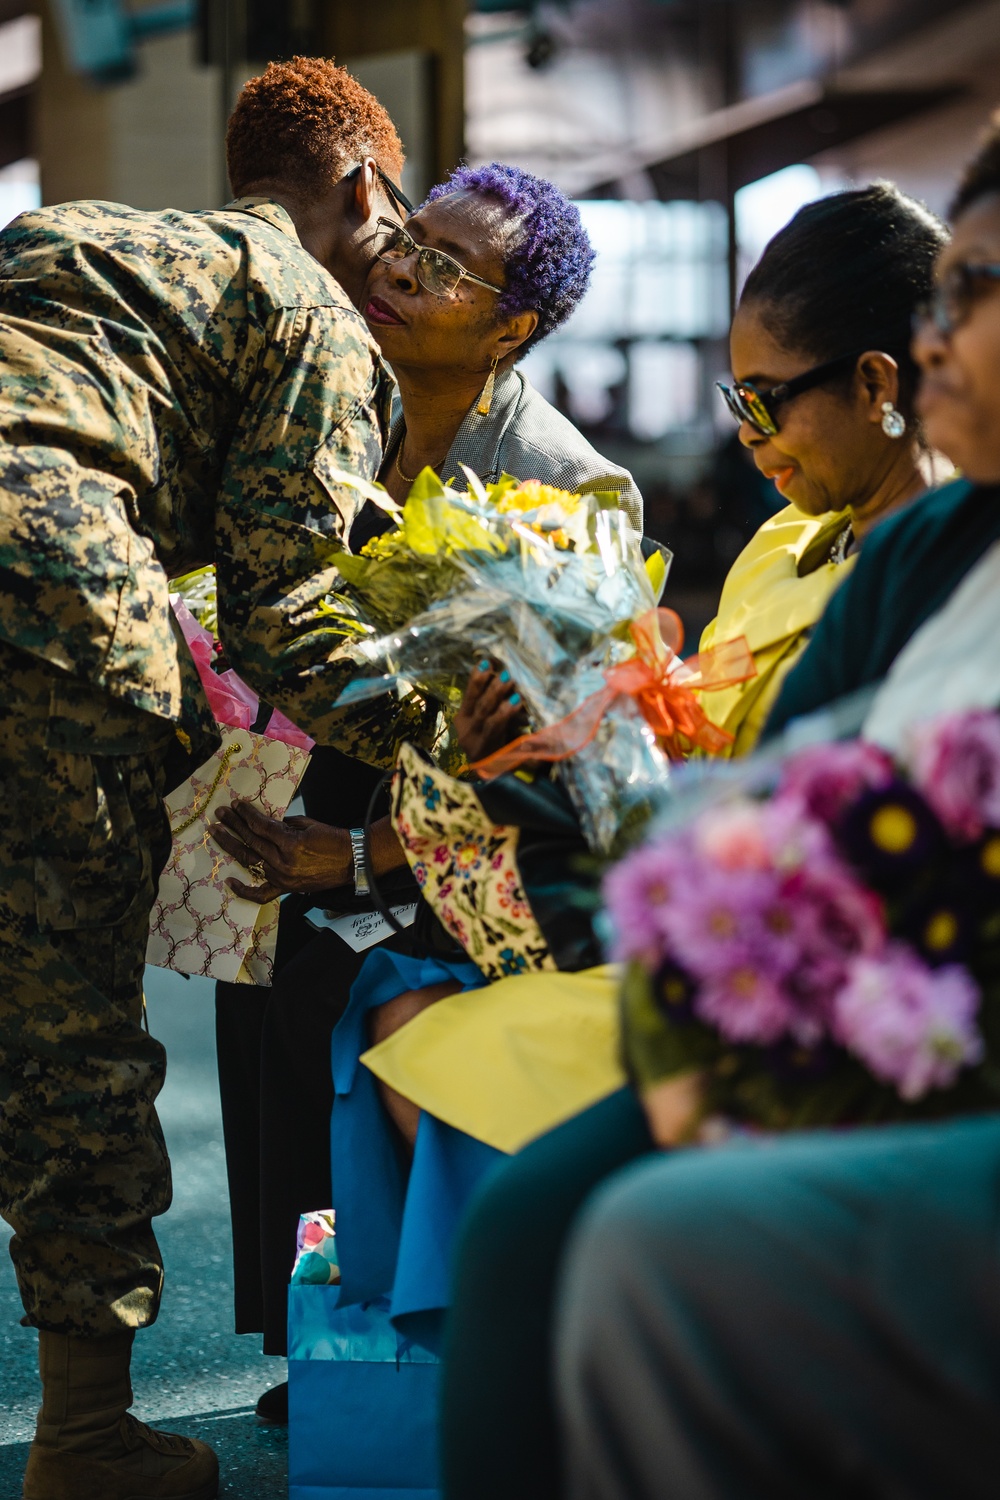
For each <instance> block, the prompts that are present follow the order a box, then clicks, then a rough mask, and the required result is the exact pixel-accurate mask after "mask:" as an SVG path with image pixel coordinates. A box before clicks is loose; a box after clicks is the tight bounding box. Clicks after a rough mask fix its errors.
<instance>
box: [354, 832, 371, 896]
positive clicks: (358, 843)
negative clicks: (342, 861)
mask: <svg viewBox="0 0 1000 1500" xmlns="http://www.w3.org/2000/svg"><path fill="white" fill-rule="evenodd" d="M351 853H352V854H353V855H354V894H355V895H356V896H367V895H369V894H370V891H371V888H370V886H369V884H368V864H367V862H366V860H365V830H364V829H363V828H352V829H351Z"/></svg>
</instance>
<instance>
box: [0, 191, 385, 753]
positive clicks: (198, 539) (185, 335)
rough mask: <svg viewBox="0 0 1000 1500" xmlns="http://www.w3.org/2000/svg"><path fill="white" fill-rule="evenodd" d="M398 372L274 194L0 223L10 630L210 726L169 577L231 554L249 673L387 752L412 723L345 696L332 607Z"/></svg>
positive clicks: (231, 583) (1, 553)
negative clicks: (350, 479) (348, 480)
mask: <svg viewBox="0 0 1000 1500" xmlns="http://www.w3.org/2000/svg"><path fill="white" fill-rule="evenodd" d="M389 390H390V385H389V380H388V376H387V374H386V372H385V371H384V368H383V366H382V365H381V363H380V360H379V357H378V352H377V349H376V346H375V345H374V343H373V342H372V340H371V338H370V336H369V334H368V331H367V329H366V327H365V325H364V322H363V321H362V319H361V317H360V316H359V314H358V313H357V312H356V311H355V309H354V308H353V307H352V306H351V304H350V303H349V302H348V300H347V298H346V296H345V294H344V293H343V291H342V290H341V288H340V286H339V285H338V284H337V282H336V281H335V280H334V279H333V277H332V276H330V275H329V274H328V273H327V272H326V271H325V270H324V269H323V268H322V267H321V266H320V265H319V264H318V263H317V262H316V261H315V260H314V259H313V258H312V256H310V255H309V254H308V253H307V252H306V251H305V250H304V249H303V247H302V246H301V244H300V243H299V240H298V238H297V236H296V233H295V230H294V227H293V225H292V221H291V219H290V218H289V216H288V214H287V213H286V212H285V211H284V209H282V208H280V207H279V206H278V205H277V204H275V203H273V202H270V201H268V200H266V199H253V198H247V199H242V200H240V201H238V202H236V203H232V204H230V205H229V206H228V207H227V208H225V209H223V210H220V211H218V212H206V213H179V212H173V211H171V212H166V213H139V212H136V211H135V210H133V209H130V208H126V207H122V206H121V205H118V204H111V203H97V202H86V203H69V204H63V205H62V206H60V207H55V208H45V209H39V210H38V211H36V212H29V213H26V214H22V215H21V216H20V218H18V219H16V220H15V221H14V223H13V224H11V225H10V226H9V227H8V228H7V229H6V230H4V232H3V233H2V234H0V639H5V640H7V641H8V642H9V643H10V644H12V645H14V646H16V647H19V648H21V649H22V650H25V651H28V652H32V653H34V654H35V655H37V656H39V657H42V658H45V659H46V660H47V661H49V662H52V663H54V664H55V665H56V666H58V667H61V668H63V669H65V670H66V671H69V672H71V673H73V674H74V676H76V677H78V678H83V679H85V680H87V681H88V682H91V683H93V684H95V685H97V686H99V687H101V688H103V689H105V690H106V691H108V692H109V693H111V694H113V695H115V696H116V697H118V698H121V699H125V700H127V701H129V702H131V703H132V704H134V705H136V706H137V707H139V708H141V709H144V710H147V711H149V712H151V713H153V714H157V715H159V716H161V717H164V718H167V719H171V720H174V721H175V722H177V723H179V724H188V725H190V724H191V723H194V724H195V725H200V726H202V727H204V723H205V716H206V714H207V706H206V705H205V703H204V699H203V697H202V694H201V689H200V687H199V686H198V683H197V678H196V677H195V675H194V672H193V664H192V663H191V661H190V657H189V656H188V653H187V651H186V648H185V647H184V645H183V643H182V642H180V641H179V638H178V636H177V634H176V631H175V628H174V626H173V623H172V616H171V611H170V609H169V604H168V578H169V577H171V576H176V575H178V574H180V573H183V572H186V571H188V570H189V569H191V568H193V567H196V566H199V565H202V564H206V563H213V562H214V564H215V566H216V569H217V574H218V591H219V628H220V634H221V636H222V639H223V643H224V645H225V648H226V652H227V655H228V657H229V660H230V662H231V663H232V665H233V666H234V667H235V668H236V669H237V671H239V672H240V673H241V674H242V675H243V676H244V677H245V678H246V679H247V681H248V682H250V683H251V684H252V685H253V686H254V687H255V688H256V689H257V691H258V692H259V693H261V695H262V696H263V697H265V698H266V699H268V700H269V701H270V702H273V703H275V704H278V705H280V706H281V708H283V709H284V710H285V712H286V713H288V714H289V715H290V716H291V717H292V718H293V719H295V720H296V721H297V722H298V723H299V724H301V725H302V726H303V728H306V729H308V730H309V731H310V732H311V733H312V734H313V735H315V736H316V738H317V739H319V740H321V741H324V742H328V743H333V744H337V745H338V746H339V747H340V748H341V749H342V750H345V751H346V752H347V753H349V754H355V755H358V756H360V757H361V758H363V759H368V760H372V761H375V762H383V761H385V760H387V759H389V758H391V756H392V754H393V749H394V744H395V740H396V738H397V735H398V734H399V733H402V730H401V729H400V728H399V727H398V726H397V728H396V729H395V730H393V729H392V728H391V727H390V726H389V725H388V724H380V723H378V722H376V721H375V720H374V719H370V720H369V721H368V722H365V721H364V720H363V719H361V718H360V717H359V716H358V715H356V714H355V715H354V716H352V717H351V718H349V719H347V718H345V716H344V714H343V713H333V712H332V711H331V705H332V704H333V702H334V700H335V699H336V697H337V695H338V693H339V691H340V689H341V687H342V686H343V685H344V683H345V681H346V680H347V677H348V676H349V675H350V672H351V670H352V668H351V667H350V665H349V663H348V662H347V661H346V659H345V658H344V657H343V655H342V650H343V637H342V636H340V635H338V634H336V633H335V632H334V631H333V630H331V629H330V628H329V626H328V625H325V624H324V614H323V609H322V601H323V599H324V597H325V596H326V595H327V594H328V593H329V592H330V591H331V590H335V589H337V587H338V583H339V575H338V572H337V558H338V554H339V553H340V552H341V551H342V550H343V548H344V547H345V546H346V545H347V538H348V536H349V533H350V527H351V523H352V521H353V519H354V517H355V515H356V513H357V511H358V509H359V508H360V505H361V504H362V503H363V502H361V501H360V500H359V498H358V497H357V495H356V494H355V493H354V492H353V491H351V490H348V489H346V488H344V487H343V486H342V485H340V484H339V483H338V482H337V480H336V479H335V478H334V477H333V476H334V474H335V472H336V471H337V470H338V469H347V470H350V471H353V472H355V473H357V474H360V475H361V476H362V477H364V478H365V479H371V478H373V477H374V475H375V474H376V472H377V470H378V467H379V463H380V460H381V455H382V450H383V446H384V441H385V434H386V430H387V419H388V398H389ZM381 715H382V718H383V720H384V719H385V716H386V709H385V706H384V705H383V706H382V709H381Z"/></svg>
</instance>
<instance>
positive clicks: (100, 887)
mask: <svg viewBox="0 0 1000 1500" xmlns="http://www.w3.org/2000/svg"><path fill="white" fill-rule="evenodd" d="M87 693H88V696H89V698H90V701H89V702H87V701H73V698H72V697H70V698H69V699H68V700H67V696H66V695H65V694H64V693H63V690H61V689H60V690H59V698H58V701H56V698H57V694H54V695H53V700H54V701H53V706H52V712H51V716H50V719H49V725H48V734H47V737H46V738H47V743H46V746H45V748H44V750H43V751H42V757H41V764H40V765H39V767H38V775H37V779H36V782H35V787H36V795H35V800H34V804H33V807H32V847H33V851H34V869H35V917H36V920H37V922H38V925H39V928H40V929H41V930H42V931H65V930H68V929H71V928H86V927H113V926H116V925H117V924H118V923H120V922H123V921H125V920H126V919H127V918H128V917H129V916H130V915H131V914H132V912H133V911H134V910H135V909H136V907H137V906H138V905H139V903H141V902H145V903H147V905H151V904H152V901H153V897H154V895H155V891H156V880H157V877H158V875H159V870H160V868H161V867H162V864H163V862H164V859H165V858H166V855H167V853H168V852H169V838H170V834H169V826H168V824H167V819H166V813H165V811H164V809H163V801H162V774H161V770H160V767H161V765H162V762H163V760H164V758H165V754H166V748H167V746H168V745H169V742H170V738H171V735H172V729H171V726H169V725H167V724H163V723H158V722H157V721H155V720H152V719H151V718H149V716H147V715H141V714H138V713H137V712H136V711H135V710H134V709H131V708H128V707H127V706H126V705H119V704H116V703H115V702H114V700H112V699H109V698H107V697H106V696H105V695H104V694H99V695H98V694H94V693H93V690H87ZM79 697H80V698H81V699H82V698H83V695H82V694H81V695H79ZM98 707H99V708H100V709H101V710H103V712H102V713H101V717H100V722H96V721H95V714H94V709H96V708H98Z"/></svg>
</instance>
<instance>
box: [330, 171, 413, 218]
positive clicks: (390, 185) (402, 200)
mask: <svg viewBox="0 0 1000 1500" xmlns="http://www.w3.org/2000/svg"><path fill="white" fill-rule="evenodd" d="M360 171H361V163H360V162H359V163H358V165H357V166H356V167H352V168H351V170H350V171H349V172H345V173H344V178H343V180H344V182H350V181H351V179H352V177H357V175H358V173H359V172H360ZM375 171H376V173H377V174H378V180H379V182H380V183H381V184H382V186H383V187H384V188H385V190H386V192H387V193H388V194H389V197H390V198H391V199H392V201H393V202H394V203H395V205H396V207H397V208H398V209H399V211H400V213H401V214H412V212H413V204H412V203H411V202H410V200H409V198H408V197H407V196H406V194H405V193H404V192H403V189H402V188H401V187H397V185H396V184H395V183H394V182H393V180H392V178H391V177H390V176H389V175H388V173H387V172H383V171H382V168H381V167H380V166H379V164H378V162H376V163H375Z"/></svg>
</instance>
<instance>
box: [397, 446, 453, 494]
mask: <svg viewBox="0 0 1000 1500" xmlns="http://www.w3.org/2000/svg"><path fill="white" fill-rule="evenodd" d="M405 442H406V437H405V435H404V436H403V437H401V438H400V440H399V443H398V444H397V446H396V457H395V464H396V473H397V474H398V475H399V477H400V479H401V480H402V481H403V483H404V484H416V482H417V479H418V477H419V476H418V475H416V474H412V475H411V474H406V473H404V472H403V465H402V464H401V463H400V461H399V455H400V454H401V453H402V451H403V444H404V443H405ZM447 457H448V455H447V453H446V454H445V455H444V458H439V459H438V461H437V463H436V464H435V465H434V468H435V469H439V468H440V467H441V465H442V464H443V463H444V459H445V458H447Z"/></svg>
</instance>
